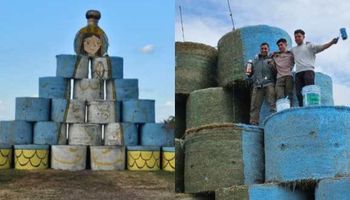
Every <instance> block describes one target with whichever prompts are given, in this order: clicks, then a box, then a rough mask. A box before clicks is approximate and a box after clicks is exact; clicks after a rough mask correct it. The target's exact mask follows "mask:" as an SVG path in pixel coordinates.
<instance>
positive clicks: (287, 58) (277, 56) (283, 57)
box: [272, 38, 294, 105]
mask: <svg viewBox="0 0 350 200" xmlns="http://www.w3.org/2000/svg"><path fill="white" fill-rule="evenodd" d="M276 44H277V46H278V49H279V52H275V53H273V55H272V65H273V66H274V68H275V69H276V71H277V82H276V88H275V91H276V98H277V99H281V98H286V97H288V98H289V100H290V103H291V105H292V102H293V87H294V86H293V74H292V69H293V67H294V56H293V54H292V52H290V51H288V50H287V46H288V44H287V40H286V39H284V38H281V39H279V40H278V41H277V43H276Z"/></svg>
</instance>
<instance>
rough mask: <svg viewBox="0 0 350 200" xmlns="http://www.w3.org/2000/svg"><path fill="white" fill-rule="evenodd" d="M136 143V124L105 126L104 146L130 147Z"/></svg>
mask: <svg viewBox="0 0 350 200" xmlns="http://www.w3.org/2000/svg"><path fill="white" fill-rule="evenodd" d="M138 143H139V138H138V128H137V125H136V124H133V123H109V124H106V125H105V133H104V145H125V146H132V145H137V144H138Z"/></svg>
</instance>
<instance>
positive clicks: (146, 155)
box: [127, 146, 160, 171]
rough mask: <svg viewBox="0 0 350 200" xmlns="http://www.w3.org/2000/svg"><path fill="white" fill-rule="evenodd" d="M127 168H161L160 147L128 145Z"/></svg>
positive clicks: (153, 169) (145, 169)
mask: <svg viewBox="0 0 350 200" xmlns="http://www.w3.org/2000/svg"><path fill="white" fill-rule="evenodd" d="M127 168H128V170H130V171H158V170H160V147H156V146H128V147H127Z"/></svg>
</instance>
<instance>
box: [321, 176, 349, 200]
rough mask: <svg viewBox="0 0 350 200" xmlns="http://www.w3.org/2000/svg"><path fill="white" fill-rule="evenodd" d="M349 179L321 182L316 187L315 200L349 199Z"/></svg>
mask: <svg viewBox="0 0 350 200" xmlns="http://www.w3.org/2000/svg"><path fill="white" fill-rule="evenodd" d="M349 188H350V178H334V179H324V180H321V181H320V182H319V183H318V185H317V187H316V194H315V200H330V199H336V200H348V199H349V197H350V191H349Z"/></svg>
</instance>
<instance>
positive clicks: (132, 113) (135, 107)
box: [122, 99, 155, 123]
mask: <svg viewBox="0 0 350 200" xmlns="http://www.w3.org/2000/svg"><path fill="white" fill-rule="evenodd" d="M122 121H123V122H131V123H153V122H155V101H154V100H141V99H140V100H127V101H123V103H122Z"/></svg>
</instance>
